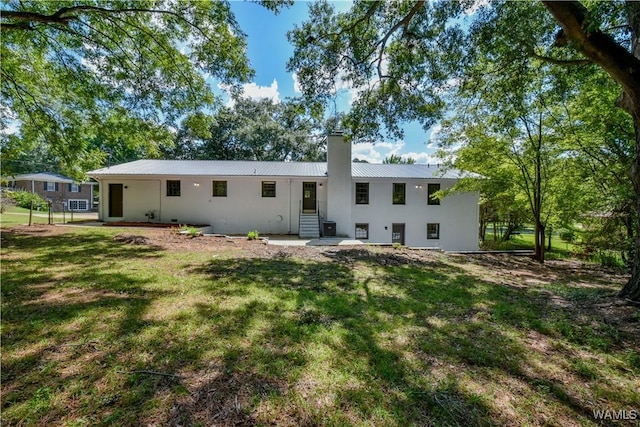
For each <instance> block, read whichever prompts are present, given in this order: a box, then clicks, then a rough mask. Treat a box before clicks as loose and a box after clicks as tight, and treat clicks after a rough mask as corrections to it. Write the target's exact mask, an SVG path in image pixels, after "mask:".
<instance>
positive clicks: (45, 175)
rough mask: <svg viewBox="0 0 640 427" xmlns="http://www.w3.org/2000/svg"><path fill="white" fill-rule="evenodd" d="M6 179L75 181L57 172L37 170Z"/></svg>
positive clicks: (70, 182)
mask: <svg viewBox="0 0 640 427" xmlns="http://www.w3.org/2000/svg"><path fill="white" fill-rule="evenodd" d="M7 180H8V181H45V182H59V183H65V184H73V183H77V181H75V180H73V179H71V178H69V177H66V176H63V175H59V174H57V173H51V172H39V173H28V174H22V175H15V176H13V177H9V178H7ZM82 184H95V183H92V182H83V183H82Z"/></svg>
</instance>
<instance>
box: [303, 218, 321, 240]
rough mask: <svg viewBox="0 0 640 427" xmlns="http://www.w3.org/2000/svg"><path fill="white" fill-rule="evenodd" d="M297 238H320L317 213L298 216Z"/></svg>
mask: <svg viewBox="0 0 640 427" xmlns="http://www.w3.org/2000/svg"><path fill="white" fill-rule="evenodd" d="M298 236H300V237H302V238H307V239H317V238H319V237H320V223H319V221H318V214H317V213H301V214H300V230H299V231H298Z"/></svg>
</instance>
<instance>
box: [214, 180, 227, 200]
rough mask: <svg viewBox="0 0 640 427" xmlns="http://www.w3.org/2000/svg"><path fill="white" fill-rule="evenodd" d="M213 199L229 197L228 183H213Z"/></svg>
mask: <svg viewBox="0 0 640 427" xmlns="http://www.w3.org/2000/svg"><path fill="white" fill-rule="evenodd" d="M213 197H227V181H213Z"/></svg>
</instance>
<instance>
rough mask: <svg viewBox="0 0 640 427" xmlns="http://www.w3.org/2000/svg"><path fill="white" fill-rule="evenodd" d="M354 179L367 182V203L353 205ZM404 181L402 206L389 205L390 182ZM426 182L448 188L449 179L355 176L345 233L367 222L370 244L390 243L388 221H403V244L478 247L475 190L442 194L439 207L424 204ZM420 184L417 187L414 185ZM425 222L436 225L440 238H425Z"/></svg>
mask: <svg viewBox="0 0 640 427" xmlns="http://www.w3.org/2000/svg"><path fill="white" fill-rule="evenodd" d="M355 182H368V183H369V204H368V205H356V204H355ZM394 182H398V183H405V184H406V195H405V202H406V204H404V205H394V204H393V183H394ZM427 183H440V184H441V189H442V190H444V189H446V188H450V187H451V186H452V185H453V184H454V182H453V181H451V180H425V179H415V180H406V179H405V180H403V179H398V180H388V179H369V180H366V179H358V180H354V183H353V184H352V186H351V187H352V190H351V191H352V192H353V194H354V198H353V200H354V205H353V206H352V212H353V214H352V223H351V230H350V232H349V236H354V235H355V224H356V223H365V224H369V239H368V241H369V242H371V243H391V231H392V224H394V223H397V224H405V245H407V246H412V247H433V248H439V249H443V250H456V251H462V250H465V251H466V250H477V249H478V209H479V207H478V201H479V195H478V193H459V194H454V195H451V196H448V197H445V198H444V199H443V200H442V201H441V202H440V205H439V206H434V205H428V204H427ZM416 186H421V188H416ZM427 223H436V224H440V238H439V239H437V240H433V239H427Z"/></svg>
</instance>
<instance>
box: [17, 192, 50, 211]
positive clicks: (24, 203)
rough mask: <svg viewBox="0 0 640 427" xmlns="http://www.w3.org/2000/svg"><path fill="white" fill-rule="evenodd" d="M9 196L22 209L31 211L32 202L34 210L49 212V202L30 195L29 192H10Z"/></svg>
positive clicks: (36, 195) (33, 194)
mask: <svg viewBox="0 0 640 427" xmlns="http://www.w3.org/2000/svg"><path fill="white" fill-rule="evenodd" d="M8 196H9V197H10V198H11V199H12V200H13V201H14V202H15V204H16V205H18V206H20V207H21V208H25V209H29V208H30V207H31V202H33V208H34V209H39V210H41V211H47V210H49V205H48V204H47V201H46V200H45V199H43V198H42V197H40V196H39V195H38V194H35V193H29V192H28V191H9V192H8Z"/></svg>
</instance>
